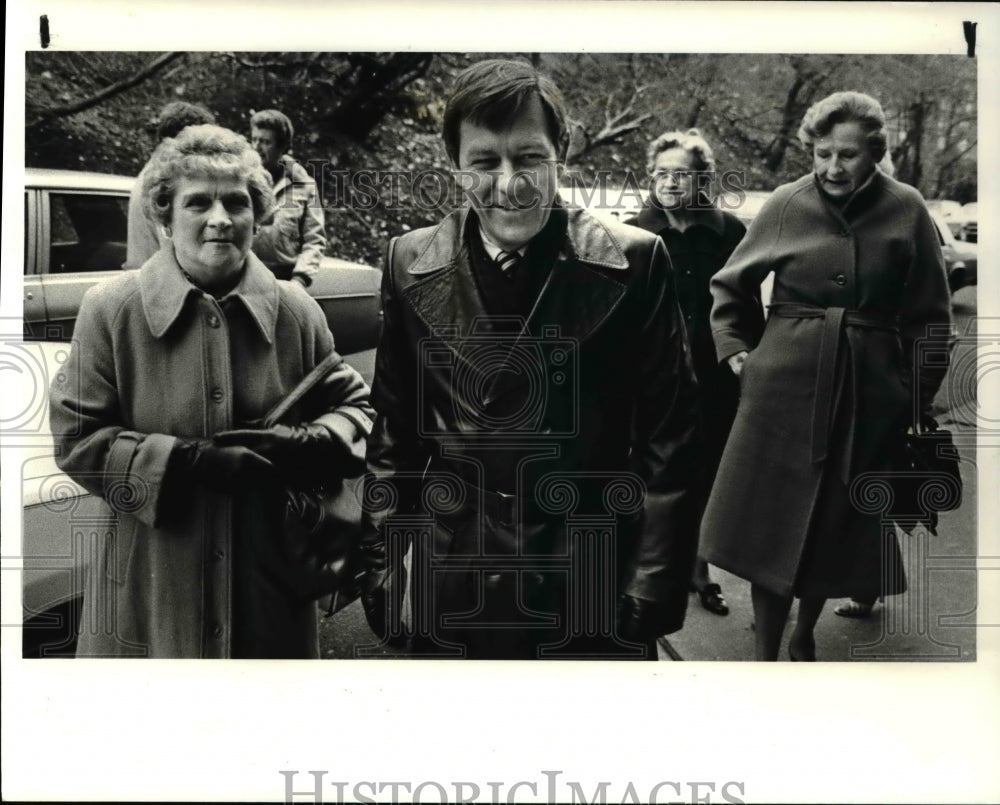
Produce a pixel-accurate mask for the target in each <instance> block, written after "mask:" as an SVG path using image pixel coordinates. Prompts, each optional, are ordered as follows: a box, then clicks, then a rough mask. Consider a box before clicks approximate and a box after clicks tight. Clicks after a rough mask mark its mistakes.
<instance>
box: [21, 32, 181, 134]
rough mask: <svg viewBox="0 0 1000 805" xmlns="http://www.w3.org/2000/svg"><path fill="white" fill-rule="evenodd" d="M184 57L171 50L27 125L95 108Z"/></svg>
mask: <svg viewBox="0 0 1000 805" xmlns="http://www.w3.org/2000/svg"><path fill="white" fill-rule="evenodd" d="M183 55H184V52H183V51H180V50H172V51H170V52H168V53H164V54H162V55H160V56H157V57H156V58H155V59H153V60H152V61H150V62H149V64H147V65H146V66H145V67H143V68H142V69H141V70H139V72H137V73H135V74H134V75H130V76H129V77H128V78H124V79H122V80H121V81H117V82H115V83H114V84H111V85H109V86H107V87H105V88H104V89H102V90H100V91H98V92H95V93H94V94H93V95H89V96H88V97H86V98H84V99H83V100H80V101H76V102H75V103H69V104H66V105H65V106H56V107H53V108H51V109H48V110H46V111H45V112H43V113H42V114H41V115H39V116H38V117H37V118H35V120H33V121H32V122H31V123H29V124H28V125H29V127H30V126H38V125H40V124H42V123H47V122H48V121H49V120H53V119H55V118H57V117H68V116H69V115H75V114H76V113H77V112H82V111H84V110H86V109H90V108H92V107H94V106H97V105H99V104H101V103H103V102H104V101H106V100H107V99H108V98H113V97H114V96H115V95H120V94H121V93H123V92H125V91H126V90H129V89H132V87H134V86H137V85H138V84H141V83H142V82H143V81H145V80H146V79H147V78H149V77H151V76H153V75H155V74H156V73H158V72H159V71H160V70H162V69H163V68H164V67H166V66H167V65H168V64H170V63H171V62H172V61H175V60H177V59H179V58H180V57H181V56H183Z"/></svg>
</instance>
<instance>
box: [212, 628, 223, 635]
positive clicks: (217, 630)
mask: <svg viewBox="0 0 1000 805" xmlns="http://www.w3.org/2000/svg"><path fill="white" fill-rule="evenodd" d="M212 637H222V627H221V626H213V627H212Z"/></svg>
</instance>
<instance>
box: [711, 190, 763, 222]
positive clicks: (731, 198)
mask: <svg viewBox="0 0 1000 805" xmlns="http://www.w3.org/2000/svg"><path fill="white" fill-rule="evenodd" d="M770 197H771V191H770V190H742V191H740V192H738V193H737V192H731V193H720V194H719V195H718V196H717V197H716V199H715V204H716V206H717V207H718V208H719V209H720V210H725V211H726V212H731V213H732V214H733V215H735V216H736V217H737V218H739V219H740V221H742V222H743V226H746V227H749V226H750V222H751V221H752V220H753V219H754V218H756V217H757V213H759V212H760V209H761V207H763V206H764V202H765V201H767V200H768V199H769V198H770Z"/></svg>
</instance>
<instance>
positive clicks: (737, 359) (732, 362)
mask: <svg viewBox="0 0 1000 805" xmlns="http://www.w3.org/2000/svg"><path fill="white" fill-rule="evenodd" d="M749 354H750V353H749V352H747V351H746V350H745V349H744V350H743V351H742V352H737V353H736V354H735V355H730V356H729V357H728V358H726V362H727V363H728V364H729V368H730V369H732V370H733V374H734V375H736V376H737V377H739V376H740V373H741V372H742V371H743V364H744V363H746V360H747V355H749Z"/></svg>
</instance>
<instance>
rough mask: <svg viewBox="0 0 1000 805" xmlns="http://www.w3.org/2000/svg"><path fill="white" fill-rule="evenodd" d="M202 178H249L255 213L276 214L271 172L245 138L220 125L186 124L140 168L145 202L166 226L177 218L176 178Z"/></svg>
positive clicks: (257, 215)
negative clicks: (175, 207)
mask: <svg viewBox="0 0 1000 805" xmlns="http://www.w3.org/2000/svg"><path fill="white" fill-rule="evenodd" d="M203 176H211V177H229V178H233V179H245V180H246V183H247V190H248V191H249V193H250V198H251V201H252V203H253V217H254V221H256V222H257V223H263V222H265V221H267V220H268V219H270V218H271V216H273V215H274V208H275V201H274V193H273V191H272V189H271V188H272V181H271V174H269V173H268V172H267V170H266V169H265V168H264V165H263V164H262V163H261V161H260V156H259V155H258V154H257V152H256V151H254V150H253V148H252V147H251V146H250V143H249V142H247V139H246V137H243V136H242V135H240V134H237V133H236V132H235V131H230V130H229V129H224V128H222V127H221V126H213V125H202V126H188V127H187V128H185V129H184V130H183V131H181V132H180V134H178V135H177V136H176V137H171V138H168V139H166V140H164V141H163V142H162V143H160V145H159V146H158V147H157V149H156V150H155V151H154V152H153V156H152V157H151V158H150V160H149V163H148V164H147V165H146V167H145V169H144V170H143V172H142V198H143V205H144V209H145V211H146V215H148V216H149V217H150V218H151V219H152V220H154V221H158V222H159V223H161V224H163V225H164V226H166V225H168V224H169V223H170V221H171V219H172V218H173V212H174V209H173V207H174V195H175V193H176V192H177V180H178V179H180V178H188V179H191V178H197V177H203Z"/></svg>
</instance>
